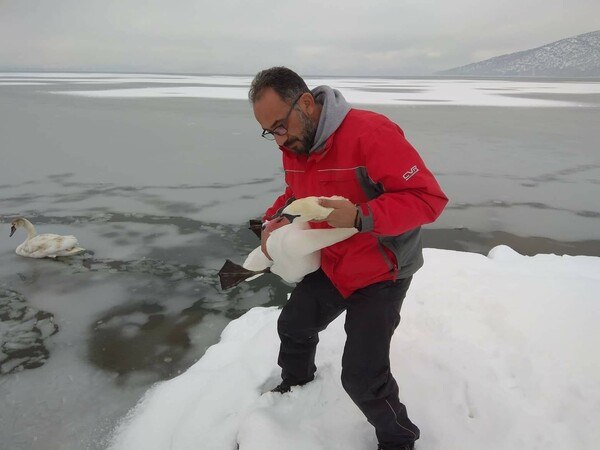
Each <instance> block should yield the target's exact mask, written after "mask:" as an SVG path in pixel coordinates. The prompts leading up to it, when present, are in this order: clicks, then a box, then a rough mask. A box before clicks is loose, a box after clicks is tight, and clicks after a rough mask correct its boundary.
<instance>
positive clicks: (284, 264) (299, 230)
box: [219, 196, 358, 289]
mask: <svg viewBox="0 0 600 450" xmlns="http://www.w3.org/2000/svg"><path fill="white" fill-rule="evenodd" d="M319 198H328V199H332V200H343V199H344V198H343V197H339V196H334V197H305V198H301V199H298V200H295V201H294V202H292V203H290V204H289V205H288V206H286V207H285V208H284V209H283V211H282V212H281V214H279V216H285V217H287V218H288V219H290V220H291V223H289V224H288V225H284V226H282V227H280V228H277V229H276V230H273V232H272V233H271V235H270V236H269V238H268V239H267V243H266V245H267V252H268V253H269V255H270V256H271V258H273V260H270V259H269V258H267V257H266V255H265V254H264V253H263V252H262V250H261V248H260V246H259V247H257V248H255V249H254V250H252V252H250V254H249V255H248V257H247V258H246V260H245V261H244V263H243V264H242V266H239V265H237V264H235V263H233V262H231V261H230V260H227V261H226V262H225V264H224V265H223V267H222V268H221V270H220V271H219V278H220V280H221V287H222V288H223V289H228V288H231V287H233V286H236V285H237V284H239V283H241V282H242V281H249V280H252V279H254V278H256V277H258V276H260V275H262V274H263V273H266V272H272V273H274V274H276V275H279V276H280V277H281V278H282V279H283V280H285V281H287V282H288V283H297V282H299V281H300V280H302V278H304V276H305V275H307V274H309V273H311V272H314V271H315V270H317V269H318V268H319V267H320V265H321V249H322V248H325V247H328V246H330V245H333V244H336V243H338V242H340V241H343V240H344V239H347V238H349V237H350V236H352V235H354V234H355V233H357V232H358V230H357V229H356V228H325V229H312V228H310V225H309V224H308V222H309V221H311V220H324V219H326V218H327V216H329V214H330V213H331V211H333V208H325V207H324V206H321V205H319Z"/></svg>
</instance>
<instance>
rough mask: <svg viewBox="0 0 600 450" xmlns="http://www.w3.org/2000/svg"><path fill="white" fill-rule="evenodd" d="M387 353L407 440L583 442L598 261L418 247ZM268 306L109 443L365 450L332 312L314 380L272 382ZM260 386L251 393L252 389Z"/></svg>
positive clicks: (588, 434) (159, 389)
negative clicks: (413, 435)
mask: <svg viewBox="0 0 600 450" xmlns="http://www.w3.org/2000/svg"><path fill="white" fill-rule="evenodd" d="M425 260H426V263H425V266H424V267H423V269H421V270H420V271H419V272H418V273H417V275H416V276H415V279H414V281H413V284H412V286H411V289H410V291H409V294H408V296H407V298H406V300H405V302H404V306H403V314H402V322H401V324H400V327H399V328H398V330H397V332H396V334H395V336H394V340H393V349H392V366H393V371H394V373H395V376H396V378H397V380H398V382H399V384H400V388H401V398H402V400H403V401H404V402H405V403H406V405H407V407H408V409H409V413H410V415H411V418H412V419H413V420H414V421H415V422H416V423H417V424H418V425H419V426H420V428H421V430H422V438H421V439H420V440H419V441H418V445H417V449H418V450H438V449H439V450H454V449H455V450H459V449H460V450H468V449H473V450H476V449H477V450H480V449H487V450H494V449H497V450H508V449H513V448H519V449H528V450H535V449H540V450H542V449H543V450H564V449H566V448H570V449H578V450H592V449H595V448H597V445H598V442H600V429H599V428H598V427H597V424H598V422H599V421H600V408H599V406H600V362H599V358H598V353H597V343H598V342H600V328H598V327H597V322H598V319H599V318H600V296H599V295H598V294H597V293H598V292H600V258H597V257H586V256H556V255H537V256H534V257H527V256H522V255H519V254H517V253H516V252H514V251H513V250H512V249H510V248H508V247H506V246H499V247H496V248H494V249H492V251H491V252H490V253H489V255H488V256H487V257H486V256H484V255H479V254H474V253H464V252H456V251H447V250H436V249H426V250H425ZM277 316H278V310H277V308H255V309H252V310H251V311H249V312H248V313H246V314H245V315H244V316H242V317H240V318H239V319H237V320H235V321H233V322H231V323H230V324H229V325H228V326H227V328H226V329H225V330H224V332H223V334H222V336H221V341H220V342H219V343H218V344H216V345H214V346H213V347H211V348H210V349H209V350H208V351H207V352H206V354H205V355H204V356H203V357H202V358H201V359H200V360H199V361H198V362H197V363H196V364H195V365H194V366H192V367H191V368H190V369H189V370H188V371H187V372H185V373H184V374H182V375H180V376H179V377H177V378H174V379H172V380H170V381H166V382H163V383H159V384H157V385H155V386H154V387H153V388H152V389H151V390H150V391H148V393H147V394H146V395H145V397H144V398H143V400H142V401H141V402H140V403H139V404H138V406H137V407H136V408H135V409H134V410H133V411H132V412H131V413H130V414H129V416H128V418H127V419H126V420H125V421H124V422H123V423H122V425H121V427H120V429H119V430H118V431H117V433H116V435H115V437H114V439H113V443H112V448H113V449H114V450H125V449H127V450H137V449H139V450H142V449H143V450H153V449H156V450H159V449H161V450H162V449H170V450H188V449H189V450H191V449H194V450H198V449H202V450H221V449H223V450H232V449H234V448H235V444H236V441H238V442H239V443H240V448H241V449H242V450H281V449H286V450H294V449H295V450H319V449H323V450H333V449H344V450H348V449H353V450H367V449H374V448H376V441H375V436H374V433H373V430H372V428H371V427H370V425H369V424H368V423H367V422H366V421H365V419H364V417H363V416H362V415H361V413H360V412H359V411H358V409H357V408H356V407H355V406H354V405H353V404H352V402H351V401H350V400H349V398H348V397H347V396H346V394H345V392H344V391H343V389H342V387H341V385H340V382H339V376H340V358H341V352H342V349H343V343H344V337H345V336H344V331H343V316H342V317H340V318H339V319H338V320H336V321H335V322H334V323H332V324H331V326H330V327H329V328H328V329H327V330H326V331H325V332H323V333H322V336H321V343H320V344H319V349H318V353H317V365H318V367H319V369H318V372H317V374H318V375H317V378H316V380H315V381H314V382H312V383H310V384H308V385H306V386H304V387H302V388H297V389H295V390H294V391H293V392H292V393H290V394H287V395H283V396H281V395H279V394H272V393H266V394H263V392H266V391H268V390H269V389H270V388H272V387H273V386H275V385H276V384H277V381H278V373H279V368H278V367H277V365H276V359H277V350H278V338H277V334H276V329H275V326H276V320H277ZM261 394H262V395H261Z"/></svg>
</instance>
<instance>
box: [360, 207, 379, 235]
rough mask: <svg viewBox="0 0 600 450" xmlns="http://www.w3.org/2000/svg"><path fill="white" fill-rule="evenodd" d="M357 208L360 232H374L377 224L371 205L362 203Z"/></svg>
mask: <svg viewBox="0 0 600 450" xmlns="http://www.w3.org/2000/svg"><path fill="white" fill-rule="evenodd" d="M356 207H357V209H358V219H359V221H360V224H361V227H360V231H362V232H364V231H373V227H374V225H375V224H374V222H373V213H372V211H371V207H370V206H369V204H368V203H362V204H359V205H356Z"/></svg>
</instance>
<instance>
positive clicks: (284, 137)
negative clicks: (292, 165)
mask: <svg viewBox="0 0 600 450" xmlns="http://www.w3.org/2000/svg"><path fill="white" fill-rule="evenodd" d="M285 141H287V133H286V134H282V135H281V136H280V135H278V134H276V135H275V142H277V145H283V144H285Z"/></svg>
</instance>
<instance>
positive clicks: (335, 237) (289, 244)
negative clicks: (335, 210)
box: [269, 228, 358, 256]
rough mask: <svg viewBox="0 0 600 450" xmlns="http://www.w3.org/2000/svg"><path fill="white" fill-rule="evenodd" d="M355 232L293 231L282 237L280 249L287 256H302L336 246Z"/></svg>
mask: <svg viewBox="0 0 600 450" xmlns="http://www.w3.org/2000/svg"><path fill="white" fill-rule="evenodd" d="M357 232H358V230H357V229H356V228H325V229H309V230H295V231H294V232H292V233H287V234H285V236H282V240H281V247H282V249H284V251H285V252H286V253H288V254H294V255H298V256H303V255H308V254H310V253H313V252H316V251H317V250H321V249H322V248H325V247H329V246H330V245H333V244H337V243H338V242H341V241H343V240H345V239H348V238H349V237H350V236H352V235H354V234H356V233H357ZM269 254H271V252H270V251H269Z"/></svg>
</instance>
